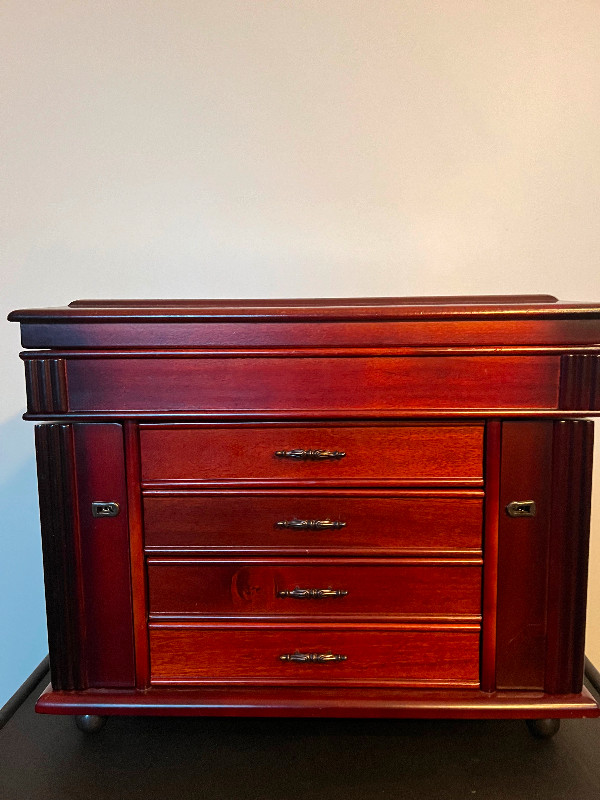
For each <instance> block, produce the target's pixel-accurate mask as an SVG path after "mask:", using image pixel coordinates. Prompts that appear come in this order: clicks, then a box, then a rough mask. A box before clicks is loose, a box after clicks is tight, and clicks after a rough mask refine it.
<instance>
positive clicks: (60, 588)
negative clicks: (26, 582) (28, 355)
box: [35, 425, 87, 690]
mask: <svg viewBox="0 0 600 800" xmlns="http://www.w3.org/2000/svg"><path fill="white" fill-rule="evenodd" d="M35 443H36V455H37V475H38V491H39V500H40V522H41V531H42V550H43V557H44V576H45V588H46V618H47V623H48V648H49V655H50V676H51V680H52V686H53V687H54V689H57V690H61V689H84V688H86V687H87V673H86V643H85V618H84V608H83V588H82V584H81V552H80V539H79V527H78V521H77V508H76V493H75V485H76V481H75V455H74V443H73V427H72V426H71V425H36V427H35Z"/></svg>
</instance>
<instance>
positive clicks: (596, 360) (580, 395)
mask: <svg viewBox="0 0 600 800" xmlns="http://www.w3.org/2000/svg"><path fill="white" fill-rule="evenodd" d="M559 406H560V408H564V409H567V410H578V409H579V410H582V411H587V410H590V411H598V410H599V409H600V356H599V355H595V354H576V355H575V354H569V355H563V356H562V357H561V366H560V400H559Z"/></svg>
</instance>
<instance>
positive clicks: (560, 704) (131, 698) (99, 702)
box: [35, 685, 600, 719]
mask: <svg viewBox="0 0 600 800" xmlns="http://www.w3.org/2000/svg"><path fill="white" fill-rule="evenodd" d="M35 708H36V711H37V712H39V713H41V714H101V715H106V716H111V715H122V714H130V715H139V716H189V717H194V716H248V717H364V718H399V719H401V718H409V719H410V718H414V719H419V718H421V719H540V718H543V717H551V718H556V719H558V718H580V717H590V718H591V717H599V716H600V707H599V706H598V704H597V703H596V701H595V700H594V698H593V697H592V695H591V694H590V693H589V691H588V690H587V689H585V688H584V689H583V691H582V692H581V694H576V695H574V694H571V695H548V694H544V693H543V692H531V691H512V692H506V691H504V692H493V693H489V694H488V693H487V692H481V691H479V690H478V689H465V690H461V689H451V690H447V689H437V690H436V689H430V690H412V691H411V690H409V689H398V690H396V689H394V688H378V689H353V688H346V687H336V689H335V690H329V689H327V688H323V687H321V688H298V687H281V686H277V687H260V688H251V687H229V688H221V687H210V686H207V687H205V688H202V689H198V688H195V689H190V688H187V689H179V688H173V689H168V690H165V689H160V688H150V689H148V690H147V691H144V692H133V691H128V690H88V691H85V692H55V691H53V690H52V687H51V686H50V685H49V686H48V687H47V688H46V689H45V690H44V692H43V693H42V695H41V697H40V698H39V700H38V702H37V704H36V707H35Z"/></svg>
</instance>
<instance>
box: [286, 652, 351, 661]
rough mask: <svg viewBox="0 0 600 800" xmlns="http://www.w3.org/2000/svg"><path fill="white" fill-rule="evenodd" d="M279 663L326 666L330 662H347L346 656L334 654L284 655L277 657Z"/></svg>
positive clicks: (296, 653)
mask: <svg viewBox="0 0 600 800" xmlns="http://www.w3.org/2000/svg"><path fill="white" fill-rule="evenodd" d="M279 660H280V661H297V662H311V663H312V664H327V663H329V662H331V661H347V660H348V656H342V655H337V654H335V653H298V652H297V651H296V652H295V653H284V654H283V655H282V656H279Z"/></svg>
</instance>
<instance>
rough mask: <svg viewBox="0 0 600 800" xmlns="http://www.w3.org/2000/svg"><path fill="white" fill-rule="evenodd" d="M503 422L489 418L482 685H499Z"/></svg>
mask: <svg viewBox="0 0 600 800" xmlns="http://www.w3.org/2000/svg"><path fill="white" fill-rule="evenodd" d="M501 448H502V423H501V422H500V420H497V419H496V420H488V422H487V423H486V431H485V521H484V532H483V547H484V563H483V594H482V615H483V628H482V632H481V688H482V689H483V691H485V692H492V691H494V689H495V688H496V626H497V615H498V513H499V508H498V502H499V501H498V496H499V491H500V454H501Z"/></svg>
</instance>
